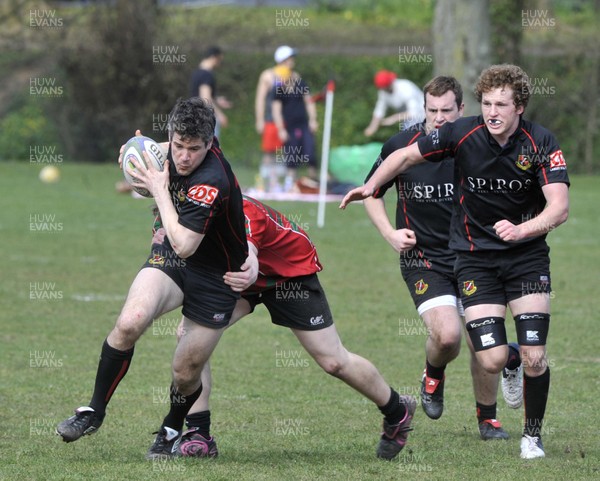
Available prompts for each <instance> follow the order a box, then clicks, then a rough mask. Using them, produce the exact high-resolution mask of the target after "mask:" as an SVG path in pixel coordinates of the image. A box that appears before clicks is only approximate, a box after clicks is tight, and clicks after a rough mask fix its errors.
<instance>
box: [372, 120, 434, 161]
mask: <svg viewBox="0 0 600 481" xmlns="http://www.w3.org/2000/svg"><path fill="white" fill-rule="evenodd" d="M424 135H425V123H424V122H423V123H419V124H415V125H413V126H411V127H410V128H409V129H407V130H403V131H402V132H398V133H397V134H395V135H393V136H392V137H390V138H389V139H388V140H386V142H385V143H384V144H383V147H382V148H381V157H382V158H384V159H385V158H386V157H387V156H388V155H390V154H391V153H392V152H394V151H395V150H398V149H402V148H404V147H406V146H408V145H410V144H412V143H414V142H415V141H416V140H417V139H418V138H420V137H423V136H424Z"/></svg>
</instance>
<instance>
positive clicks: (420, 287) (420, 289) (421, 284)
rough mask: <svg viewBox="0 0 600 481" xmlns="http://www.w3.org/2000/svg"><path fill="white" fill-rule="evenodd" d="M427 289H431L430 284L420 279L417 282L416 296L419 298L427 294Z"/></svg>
mask: <svg viewBox="0 0 600 481" xmlns="http://www.w3.org/2000/svg"><path fill="white" fill-rule="evenodd" d="M427 289H429V284H427V283H426V282H425V281H424V280H423V279H419V280H418V281H417V282H415V294H417V295H418V296H421V295H423V294H425V292H427Z"/></svg>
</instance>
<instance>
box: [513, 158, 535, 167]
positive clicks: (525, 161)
mask: <svg viewBox="0 0 600 481" xmlns="http://www.w3.org/2000/svg"><path fill="white" fill-rule="evenodd" d="M515 163H516V165H517V167H518V168H519V169H521V170H527V169H529V168H530V167H531V165H532V164H531V160H530V159H529V156H527V155H519V156H518V157H517V161H516V162H515Z"/></svg>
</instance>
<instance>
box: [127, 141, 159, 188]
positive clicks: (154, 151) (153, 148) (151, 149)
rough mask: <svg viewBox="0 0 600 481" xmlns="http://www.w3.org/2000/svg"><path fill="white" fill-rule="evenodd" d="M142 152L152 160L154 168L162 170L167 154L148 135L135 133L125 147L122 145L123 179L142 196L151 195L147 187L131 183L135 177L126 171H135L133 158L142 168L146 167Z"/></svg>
mask: <svg viewBox="0 0 600 481" xmlns="http://www.w3.org/2000/svg"><path fill="white" fill-rule="evenodd" d="M144 152H146V153H147V154H148V159H149V160H150V162H152V165H154V168H155V169H156V170H160V171H162V170H163V167H164V165H165V161H166V160H167V154H166V153H165V152H164V151H163V149H162V148H161V146H160V145H158V144H157V143H156V142H155V141H154V140H152V139H151V138H150V137H144V136H141V135H136V136H135V137H132V138H131V139H129V140H128V141H127V143H126V144H125V147H123V175H125V180H126V181H127V182H128V183H129V184H130V185H131V187H132V188H133V189H134V190H135V191H136V192H137V193H138V194H140V195H142V196H144V197H152V195H150V192H148V190H147V189H144V188H143V187H137V186H135V185H133V184H134V182H135V181H136V179H135V178H134V177H132V176H131V175H130V174H129V172H128V171H127V170H128V169H130V170H133V171H134V172H135V170H136V167H135V165H133V162H132V160H133V159H135V160H137V162H138V163H139V164H140V165H141V166H142V167H143V168H148V166H147V165H146V159H145V158H144V154H143V153H144Z"/></svg>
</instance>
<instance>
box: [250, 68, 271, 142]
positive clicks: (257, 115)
mask: <svg viewBox="0 0 600 481" xmlns="http://www.w3.org/2000/svg"><path fill="white" fill-rule="evenodd" d="M270 88H271V81H270V79H269V74H268V71H265V72H263V73H262V74H261V75H260V77H259V79H258V84H257V85H256V97H255V99H254V121H255V124H256V132H257V133H259V134H262V132H263V130H264V128H265V108H266V99H267V95H268V93H269V89H270Z"/></svg>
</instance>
